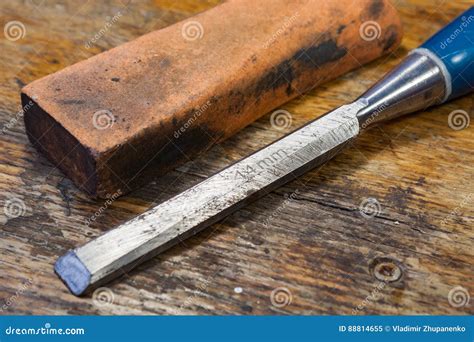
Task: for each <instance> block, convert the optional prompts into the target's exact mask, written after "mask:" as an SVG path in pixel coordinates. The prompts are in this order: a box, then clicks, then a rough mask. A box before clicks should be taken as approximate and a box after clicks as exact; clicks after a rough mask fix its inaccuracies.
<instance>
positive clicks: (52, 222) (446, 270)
mask: <svg viewBox="0 0 474 342" xmlns="http://www.w3.org/2000/svg"><path fill="white" fill-rule="evenodd" d="M216 3H218V1H211V0H209V1H196V0H187V1H172V0H162V1H155V2H152V1H146V2H144V3H143V4H142V3H140V4H138V3H135V2H132V3H131V4H130V5H129V7H128V9H127V10H126V11H125V12H121V13H123V15H121V16H120V18H119V19H118V20H116V21H115V22H114V23H113V24H112V25H110V27H109V26H107V24H106V23H107V22H111V21H113V17H114V15H116V14H117V13H118V11H121V10H123V6H124V5H123V4H121V3H120V2H118V1H117V2H112V1H106V2H93V1H89V2H87V3H85V4H84V3H83V2H78V1H57V2H55V1H42V0H29V1H19V0H18V1H8V2H4V3H2V4H1V7H2V8H1V19H2V25H5V24H6V23H7V22H10V21H15V20H17V21H20V22H21V23H22V24H23V25H24V27H25V29H26V35H25V36H24V37H23V38H20V39H18V40H16V41H11V40H7V39H5V37H2V39H1V41H0V51H1V58H2V63H1V66H0V68H1V72H0V123H1V125H2V127H3V130H2V131H0V133H1V135H0V146H1V149H0V159H1V160H0V190H1V193H0V204H1V206H0V225H1V229H0V299H1V301H0V305H1V306H0V312H1V313H3V314H132V315H133V314H257V315H261V314H351V313H354V314H467V313H471V314H472V313H474V305H473V304H472V300H471V303H467V304H466V305H461V306H460V304H463V302H462V299H463V295H464V298H466V296H468V295H469V294H470V295H471V296H474V267H473V260H474V258H473V257H474V252H473V243H474V231H473V224H472V220H473V211H472V204H473V200H474V194H473V192H474V187H473V175H474V172H473V171H474V169H473V165H474V153H472V151H473V150H474V143H473V127H472V124H471V127H467V128H464V129H462V130H454V129H452V128H450V126H449V125H448V114H449V113H451V112H452V111H454V110H463V111H465V112H467V113H469V114H470V115H471V117H472V112H473V108H474V103H473V98H472V96H471V97H469V96H467V97H464V98H461V99H458V100H456V101H453V102H451V103H449V104H446V105H443V106H440V107H437V108H432V109H429V110H427V111H425V112H422V113H418V114H416V115H412V116H409V117H405V118H401V119H399V120H395V121H393V122H390V123H388V124H385V125H383V126H381V127H378V128H375V129H372V130H370V131H368V132H366V134H364V135H363V136H361V137H360V139H359V140H358V141H357V142H356V143H355V144H354V145H353V146H351V147H350V148H348V149H346V150H345V151H344V152H343V153H342V154H340V155H339V156H337V157H336V158H335V159H334V160H332V161H331V162H330V163H328V164H327V165H326V166H324V167H323V168H321V169H320V170H314V171H312V172H309V173H308V174H306V175H305V176H304V177H301V178H300V179H298V180H296V181H293V182H291V183H289V184H288V185H287V186H285V187H283V188H281V189H279V190H278V191H275V192H272V193H271V194H269V195H267V196H266V197H264V198H263V199H262V200H259V201H258V202H256V203H254V204H252V205H250V206H248V207H246V208H245V209H242V210H240V211H239V212H237V213H235V214H234V215H232V216H230V217H228V218H227V219H226V220H224V221H222V222H221V223H219V224H216V225H214V226H212V227H211V228H208V229H207V230H205V231H204V232H202V233H201V234H199V235H197V236H196V237H194V238H192V239H189V240H187V241H185V242H183V243H182V244H181V245H179V246H177V247H175V248H172V249H171V250H169V251H168V252H166V253H164V254H162V255H160V256H159V257H156V258H154V259H152V260H151V261H149V262H146V263H145V264H143V265H141V266H140V267H138V268H137V269H135V270H134V271H132V272H130V273H129V274H126V275H124V276H123V277H122V278H120V279H117V280H116V281H113V282H111V283H109V284H107V288H105V289H101V290H100V291H99V292H96V294H95V296H91V295H89V296H86V297H84V298H76V297H74V296H72V295H71V294H70V293H69V292H68V291H67V289H66V288H65V286H64V285H63V284H62V283H61V281H60V280H59V279H58V278H57V277H56V276H55V275H54V273H53V264H54V262H55V260H56V258H57V257H58V256H60V255H62V254H63V253H65V252H66V251H67V250H68V249H70V248H74V247H75V246H78V245H80V244H83V243H85V242H87V241H88V240H90V239H91V238H92V237H95V236H98V235H99V234H101V233H103V232H105V231H107V230H108V229H110V228H112V227H113V226H115V225H116V224H118V223H120V222H123V221H124V220H127V219H129V218H131V217H133V216H134V215H136V214H139V213H142V212H143V211H145V210H146V209H148V208H149V207H151V206H153V205H156V204H157V203H160V202H162V201H164V200H166V199H167V198H170V197H171V196H173V195H175V194H177V193H178V192H180V191H182V190H184V189H186V188H188V187H189V186H191V185H193V184H195V183H197V182H199V181H200V180H202V179H204V178H205V177H207V176H209V175H210V174H212V173H213V172H215V171H217V170H219V169H220V168H222V167H224V166H226V165H227V164H229V163H230V162H232V161H235V160H238V159H239V158H241V157H243V156H246V155H247V154H249V153H251V152H252V151H255V150H256V149H258V148H259V147H261V146H263V145H265V144H268V143H270V142H272V141H274V140H275V139H277V138H278V137H280V136H282V135H283V134H284V133H285V132H287V131H289V130H291V129H294V128H296V127H299V126H301V125H303V124H304V123H306V122H307V121H308V120H310V119H312V118H314V117H317V116H319V115H321V114H323V113H324V112H326V111H327V110H329V109H331V108H334V107H336V106H338V105H341V104H343V103H345V102H346V101H350V100H351V99H353V98H355V97H356V96H358V95H359V94H360V93H361V92H362V91H363V90H364V89H366V88H367V87H368V86H369V85H371V84H372V83H373V82H374V81H375V80H377V79H378V78H379V77H381V76H382V75H383V74H384V73H385V72H386V71H387V70H389V69H391V68H392V67H394V66H395V65H396V64H397V62H398V61H400V59H401V58H402V57H403V56H405V55H406V53H407V52H408V51H409V50H410V49H412V48H415V47H417V46H418V45H419V44H420V43H422V42H423V41H424V40H425V39H427V38H428V37H429V36H430V35H431V34H432V33H434V32H435V31H436V30H438V29H439V28H441V27H442V26H443V25H445V24H446V23H448V22H449V21H450V20H451V19H453V18H454V17H455V16H457V15H458V14H459V13H460V12H462V11H463V10H465V9H466V8H467V7H468V6H470V5H472V2H471V1H470V0H466V1H439V0H436V1H428V0H423V1H422V0H410V1H408V0H399V1H396V3H395V2H394V3H395V6H396V7H397V8H398V9H399V11H400V14H401V16H402V20H403V24H404V29H405V37H404V39H403V43H402V46H401V47H400V48H399V49H398V50H397V51H396V52H395V53H394V54H392V55H390V56H386V57H383V58H381V59H379V60H377V61H375V62H373V63H371V64H370V65H367V66H364V67H362V68H360V69H359V70H357V71H355V72H352V73H350V74H348V75H346V76H344V77H342V78H340V79H338V80H336V81H334V82H331V83H329V84H326V85H325V86H323V87H320V88H319V89H317V90H314V91H312V92H310V93H309V94H307V95H304V96H302V97H299V98H298V99H296V100H295V101H292V102H291V103H288V104H287V105H285V106H284V107H283V109H285V110H287V111H289V112H290V113H291V114H292V125H291V127H290V128H288V129H286V130H284V131H279V130H278V129H275V128H273V127H272V126H271V124H270V114H268V115H266V116H264V117H263V118H262V119H260V120H258V121H257V122H255V123H254V124H252V125H251V126H249V127H247V128H246V129H244V130H243V131H242V132H240V133H239V134H237V135H236V136H235V137H233V138H231V139H230V140H228V141H226V142H224V143H223V144H221V145H220V146H216V147H215V148H213V149H212V150H211V151H210V152H208V153H206V154H204V155H202V156H201V157H199V158H198V159H197V160H195V161H194V162H190V163H188V164H186V165H185V166H184V167H181V168H180V169H178V170H176V171H174V172H171V173H169V174H168V175H166V176H164V177H162V178H160V179H157V180H156V182H154V183H152V184H150V185H149V186H147V187H146V188H143V189H141V190H138V191H135V192H133V193H132V194H130V195H127V196H125V197H121V198H119V199H117V200H116V201H113V203H107V202H98V201H94V200H91V199H89V198H87V197H86V196H85V194H84V193H82V192H81V191H79V190H78V189H76V188H75V186H74V185H73V184H72V183H71V182H70V181H69V180H68V179H67V178H65V177H64V176H63V174H62V173H61V172H60V171H58V170H57V169H56V168H54V167H53V166H52V165H51V164H50V163H49V162H48V161H47V160H46V159H45V158H43V157H42V156H41V155H39V154H38V153H37V152H36V151H35V150H34V149H33V148H32V146H31V145H30V143H29V142H28V140H27V138H26V136H25V130H24V125H23V122H22V119H21V115H19V114H18V110H19V105H20V101H19V100H20V98H19V92H20V88H21V87H22V86H23V85H24V84H26V83H28V82H31V81H33V80H35V79H37V78H39V77H42V76H44V75H47V74H50V73H52V72H55V71H57V70H60V69H62V68H64V67H66V66H68V65H71V64H73V63H75V62H78V61H80V60H83V59H85V58H87V57H90V56H92V55H95V54H97V53H99V52H101V51H104V50H107V49H109V48H111V47H113V46H116V45H118V44H121V43H123V42H126V41H129V40H131V39H133V38H135V37H138V36H140V35H142V34H144V33H146V32H149V31H151V30H154V29H159V28H162V27H165V26H167V25H169V24H171V23H173V22H176V21H178V20H181V19H183V18H186V17H188V16H191V15H192V14H193V13H195V12H198V11H202V10H205V9H207V8H210V7H212V6H213V5H215V4H216ZM100 32H102V33H100ZM96 34H99V38H98V39H97V41H96V42H95V45H93V47H92V48H90V49H88V48H87V47H86V46H85V43H86V42H87V41H89V40H91V39H92V38H93V37H94V36H95V35H96ZM364 205H365V206H366V207H372V208H375V209H376V212H375V214H376V215H375V216H368V215H365V216H364V215H362V213H365V212H364V211H362V212H361V210H360V208H361V207H364ZM2 207H3V209H4V210H1V209H2ZM15 209H18V210H17V211H15ZM95 213H98V217H97V219H96V220H95V221H94V222H93V223H92V224H91V225H90V226H88V225H87V224H86V223H87V219H88V218H90V217H91V216H92V215H94V214H95ZM18 214H20V215H19V216H18V217H15V216H17V215H18ZM366 216H368V217H366ZM450 291H451V295H450ZM272 293H273V294H272ZM448 299H451V302H450V300H448ZM456 299H457V300H458V301H456ZM460 299H461V300H460ZM458 306H459V307H458Z"/></svg>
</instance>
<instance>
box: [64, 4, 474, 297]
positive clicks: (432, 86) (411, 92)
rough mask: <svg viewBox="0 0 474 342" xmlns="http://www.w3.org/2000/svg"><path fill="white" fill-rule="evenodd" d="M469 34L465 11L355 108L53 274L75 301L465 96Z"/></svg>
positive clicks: (124, 229) (471, 18)
mask: <svg viewBox="0 0 474 342" xmlns="http://www.w3.org/2000/svg"><path fill="white" fill-rule="evenodd" d="M473 28H474V7H471V8H470V9H468V10H467V11H466V12H464V13H463V14H462V15H461V16H459V17H458V18H457V19H455V20H454V21H453V22H451V23H450V24H449V25H448V26H446V27H445V28H444V29H442V30H441V31H439V32H438V33H436V34H435V35H434V36H433V37H431V38H430V39H429V40H428V41H426V42H425V43H424V44H423V45H422V46H421V47H419V48H417V49H415V50H413V51H411V52H410V53H409V55H408V56H407V57H406V58H405V59H404V60H403V61H402V62H401V63H400V64H399V65H398V66H397V67H396V68H395V69H394V70H392V71H391V72H389V73H388V74H387V75H386V76H385V77H384V78H383V79H382V80H380V81H379V82H378V83H376V84H375V85H374V86H373V87H372V88H370V89H369V90H368V91H367V92H365V93H364V94H363V95H362V96H360V97H359V98H358V99H357V100H356V101H354V102H352V103H350V104H347V105H343V106H341V107H339V108H337V109H335V110H333V111H331V112H329V113H327V114H325V115H324V116H322V117H320V118H318V119H316V120H314V121H312V122H310V123H308V124H306V125H305V126H303V127H302V128H299V129H298V130H296V131H294V132H293V133H290V134H288V135H286V136H285V137H283V138H282V139H280V140H278V141H276V142H274V143H272V144H270V145H268V146H267V147H264V148H263V149H261V150H259V151H257V152H255V153H254V154H252V155H250V156H248V157H246V158H244V159H242V160H240V161H238V162H236V163H235V164H233V165H231V166H229V167H227V168H225V169H224V170H222V171H220V172H218V173H216V174H215V175H213V176H211V177H209V178H208V179H206V180H204V181H203V182H201V183H199V184H197V185H195V186H193V187H192V188H190V189H188V190H186V191H184V192H182V193H180V194H179V195H177V196H175V197H173V198H172V199H170V200H168V201H166V202H164V203H162V204H160V205H158V206H156V207H154V208H153V209H151V210H149V211H147V212H145V213H143V214H142V215H140V216H138V217H136V218H134V219H132V220H130V221H128V222H126V223H124V224H122V225H119V226H118V227H117V228H115V229H113V230H111V231H109V232H107V233H105V234H104V235H102V236H100V237H98V238H96V239H94V240H92V241H90V242H89V243H87V244H85V245H83V246H82V247H79V248H76V249H74V250H72V251H69V252H68V253H67V254H66V255H64V256H62V257H61V258H59V259H58V261H57V262H56V264H55V271H56V273H57V274H58V275H59V277H60V278H61V279H62V280H63V282H64V283H65V284H66V285H67V286H68V288H69V289H70V290H71V292H72V293H73V294H75V295H81V294H83V293H85V292H86V291H87V290H90V289H91V288H94V287H97V286H98V285H100V284H103V283H104V282H107V281H108V280H110V279H111V278H113V277H116V276H117V275H120V274H122V273H123V272H125V271H127V270H130V269H131V268H133V267H134V266H136V265H137V264H139V263H141V262H143V261H145V260H147V259H149V258H151V257H153V256H155V255H157V254H158V253H160V252H162V251H164V250H166V249H168V248H169V247H171V246H172V245H174V244H176V243H177V242H179V241H182V240H183V239H186V238H188V237H189V236H192V235H194V234H196V233H197V232H198V231H200V230H202V229H203V228H205V227H207V226H209V225H211V224H213V223H216V222H217V221H219V220H220V219H222V218H223V217H225V216H227V215H229V214H230V213H232V212H234V211H236V210H237V209H239V208H241V207H242V206H244V205H246V204H247V203H249V202H250V201H252V200H254V199H256V198H258V197H261V196H263V195H265V194H267V193H268V192H270V191H272V190H274V189H276V188H277V187H279V186H281V185H283V184H284V183H286V182H288V181H291V180H293V179H295V178H296V177H298V176H300V175H302V174H303V173H305V172H307V171H309V170H311V169H312V168H314V167H316V166H318V165H321V164H323V163H325V162H326V161H328V160H329V159H330V158H331V157H333V156H334V155H335V154H336V153H337V152H339V151H340V150H341V148H343V147H344V146H346V145H347V144H348V143H350V142H351V141H352V140H354V139H355V138H356V137H357V136H358V135H359V133H360V132H362V131H363V130H364V129H366V128H368V127H370V126H372V125H374V124H376V123H379V122H382V121H384V120H388V119H392V118H394V117H397V116H400V115H402V114H408V113H411V112H414V111H418V110H423V109H426V108H427V107H429V106H432V105H437V104H441V103H443V102H445V101H448V100H452V99H454V98H457V97H459V96H462V95H465V94H468V93H470V92H472V90H473V86H474V31H473Z"/></svg>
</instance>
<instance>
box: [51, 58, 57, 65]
mask: <svg viewBox="0 0 474 342" xmlns="http://www.w3.org/2000/svg"><path fill="white" fill-rule="evenodd" d="M50 62H51V63H52V64H59V61H58V60H57V59H56V58H53V59H52V60H51V61H50Z"/></svg>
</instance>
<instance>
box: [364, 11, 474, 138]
mask: <svg viewBox="0 0 474 342" xmlns="http://www.w3.org/2000/svg"><path fill="white" fill-rule="evenodd" d="M473 90H474V7H471V8H469V9H468V10H467V11H465V12H464V13H463V14H461V15H460V16H459V17H458V18H456V19H455V20H454V21H453V22H451V23H450V24H448V25H447V26H446V27H445V28H443V29H442V30H441V31H439V32H438V33H436V34H435V35H434V36H433V37H431V38H430V39H428V40H427V41H426V42H425V43H424V44H423V45H421V46H420V47H419V48H417V49H414V50H413V51H411V52H410V53H409V55H408V56H407V57H406V58H405V59H403V60H402V62H401V63H400V64H399V65H398V66H397V67H395V68H394V69H393V70H391V71H390V72H389V73H388V74H386V75H385V76H384V77H383V78H382V79H381V80H380V81H378V82H377V83H376V84H374V85H373V86H372V87H371V88H370V89H369V90H367V91H366V92H365V93H364V94H362V95H361V96H360V97H359V98H358V101H359V102H360V103H362V104H363V108H362V109H360V110H359V112H358V113H357V118H358V120H359V124H360V127H362V128H363V129H365V128H368V127H371V126H373V125H375V124H376V123H379V122H382V121H385V120H390V119H393V118H396V117H398V116H401V115H405V114H409V113H413V112H416V111H419V110H424V109H426V108H428V107H430V106H434V105H437V104H440V103H443V102H446V101H449V100H452V99H454V98H456V97H459V96H462V95H465V94H468V93H470V92H472V91H473Z"/></svg>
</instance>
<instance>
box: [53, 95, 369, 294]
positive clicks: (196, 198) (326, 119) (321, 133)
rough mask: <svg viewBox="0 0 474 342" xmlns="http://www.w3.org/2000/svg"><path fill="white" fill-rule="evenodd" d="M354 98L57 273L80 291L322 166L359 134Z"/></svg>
mask: <svg viewBox="0 0 474 342" xmlns="http://www.w3.org/2000/svg"><path fill="white" fill-rule="evenodd" d="M365 105H366V104H365V103H363V101H356V102H354V103H351V104H349V105H344V106H342V107H339V108H337V109H336V110H333V111H331V112H329V113H327V114H325V115H324V116H322V117H320V118H318V119H316V120H314V121H312V122H310V123H308V124H306V125H305V126H303V127H302V128H300V129H298V130H296V131H294V132H293V133H290V134H288V135H286V136H285V137H283V138H281V139H280V140H278V141H276V142H274V143H272V144H271V145H268V146H267V147H264V148H262V149H261V150H259V151H257V152H255V153H253V154H252V155H250V156H248V157H246V158H244V159H242V160H240V161H238V162H236V163H235V164H233V165H231V166H229V167H227V168H225V169H223V170H222V171H220V172H218V173H216V174H215V175H213V176H211V177H209V178H208V179H206V180H204V181H203V182H201V183H199V184H197V185H195V186H193V187H191V188H190V189H188V190H186V191H184V192H182V193H180V194H179V195H177V196H175V197H173V198H171V199H170V200H168V201H166V202H164V203H162V204H160V205H158V206H156V207H154V208H153V209H151V210H149V211H147V212H145V213H143V214H142V215H140V216H138V217H136V218H134V219H132V220H130V221H128V222H126V223H124V224H122V225H120V226H118V227H117V228H115V229H113V230H111V231H109V232H107V233H106V234H104V235H102V236H100V237H98V238H96V239H94V240H92V241H90V242H89V243H87V244H85V245H83V246H82V247H79V248H77V249H75V250H72V251H70V252H69V253H68V254H66V255H64V256H63V257H61V258H60V259H59V260H58V261H57V263H56V265H55V271H56V273H57V274H58V275H59V276H60V277H61V279H62V280H63V281H64V282H65V283H66V285H67V286H68V287H69V289H70V290H71V292H73V293H74V294H76V295H80V294H82V293H84V292H86V291H87V290H89V289H91V288H94V287H97V286H99V285H100V284H102V283H104V282H106V281H108V280H110V279H111V278H113V277H115V276H117V275H120V274H122V273H123V272H125V271H127V270H129V269H131V268H133V267H134V266H136V265H137V264H139V263H140V262H143V261H145V260H147V259H149V258H150V257H153V256H154V255H157V254H159V253H160V252H162V251H164V250H165V249H167V248H169V247H171V246H172V245H174V244H176V243H177V242H179V241H182V240H184V239H186V238H187V237H189V236H191V235H193V234H195V233H197V232H198V231H200V230H201V229H203V228H205V227H207V226H209V225H211V224H213V223H215V222H217V221H219V220H220V219H222V218H223V217H225V216H227V215H229V214H230V213H231V212H233V211H235V210H237V209H239V208H241V207H242V206H244V205H246V204H247V203H249V202H250V201H252V200H254V199H256V198H258V197H261V196H263V195H265V194H267V193H268V192H270V191H272V190H274V189H276V188H277V187H279V186H281V185H283V184H284V183H286V182H288V181H290V180H293V179H294V178H296V177H298V176H300V175H302V174H303V173H305V172H307V171H308V170H310V169H311V168H314V167H316V166H319V165H321V164H323V163H325V162H326V161H327V160H329V159H330V158H331V157H333V156H334V155H335V154H337V152H339V151H340V149H341V148H342V147H343V146H345V145H346V144H347V143H348V142H350V141H351V140H352V139H354V138H355V137H356V136H357V135H358V133H359V122H358V119H357V112H358V111H359V110H360V109H361V108H363V107H364V106H365Z"/></svg>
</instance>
